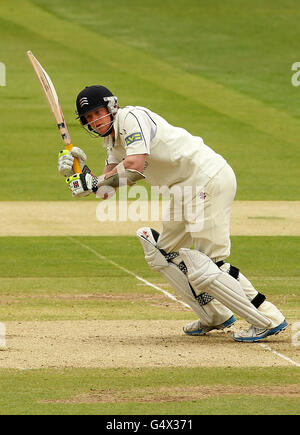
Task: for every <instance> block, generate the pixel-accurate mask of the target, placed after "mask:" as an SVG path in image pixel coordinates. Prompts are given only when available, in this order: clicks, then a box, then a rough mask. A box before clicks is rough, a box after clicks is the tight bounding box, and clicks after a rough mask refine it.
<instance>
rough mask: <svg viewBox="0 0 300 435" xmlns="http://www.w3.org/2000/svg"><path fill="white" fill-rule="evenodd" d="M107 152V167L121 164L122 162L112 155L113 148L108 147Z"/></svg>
mask: <svg viewBox="0 0 300 435" xmlns="http://www.w3.org/2000/svg"><path fill="white" fill-rule="evenodd" d="M106 152H107V155H106V160H105V165H106V166H107V165H112V164H115V163H116V164H118V163H120V160H118V159H117V158H116V157H115V156H114V155H113V154H112V152H111V148H110V147H107V148H106Z"/></svg>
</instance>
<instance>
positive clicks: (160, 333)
mask: <svg viewBox="0 0 300 435" xmlns="http://www.w3.org/2000/svg"><path fill="white" fill-rule="evenodd" d="M283 240H285V244H286V245H285V249H286V250H285V249H284V247H283V244H282V241H283ZM77 241H80V242H81V243H84V245H85V246H88V247H90V248H92V249H93V250H94V251H95V252H97V253H99V254H100V255H101V256H104V258H106V259H107V261H105V259H102V260H101V259H100V258H99V257H97V256H96V255H95V254H93V252H91V251H88V250H85V249H84V248H80V249H79V248H78V244H77V243H76V242H77ZM1 243H2V246H3V250H2V251H1V252H2V253H1V263H0V264H1V269H0V275H1V283H2V291H1V297H0V301H1V304H0V318H1V321H2V322H4V323H5V324H6V325H7V346H8V350H7V351H4V352H0V367H1V365H2V367H4V366H5V367H7V365H5V364H6V360H7V358H9V359H10V361H19V363H18V364H19V367H18V369H14V370H13V369H8V368H6V369H4V368H2V369H0V378H1V385H2V390H1V391H2V399H1V400H2V402H1V401H0V409H1V413H2V414H6V413H9V414H16V413H21V414H45V413H46V414H61V413H63V414H95V413H97V414H107V415H108V414H181V415H184V414H195V415H199V414H200V415H201V414H266V413H268V414H297V413H298V411H299V408H298V401H299V398H298V397H299V389H298V384H297V374H298V370H299V369H298V368H297V367H295V366H293V364H292V363H289V362H287V361H285V360H284V359H282V358H280V356H277V355H275V354H271V353H270V352H268V351H266V350H265V349H261V348H260V347H258V345H256V344H253V345H252V344H249V345H247V344H246V345H244V344H240V343H234V342H233V341H232V339H231V337H230V335H231V333H229V334H224V333H221V334H219V333H211V334H209V335H208V336H207V337H186V336H184V334H183V332H182V330H181V328H182V326H183V325H184V324H185V323H186V322H187V321H190V320H191V319H193V318H195V316H194V314H193V313H192V312H190V311H189V310H187V309H184V308H183V307H182V306H181V305H180V303H175V302H172V301H170V300H168V298H167V297H166V296H163V295H161V294H160V293H159V292H158V291H157V290H154V289H153V288H151V287H148V286H145V285H140V284H141V283H140V281H138V280H137V279H136V278H135V276H134V275H130V274H129V273H127V272H126V271H129V272H132V273H133V274H136V275H139V276H142V277H143V278H145V279H146V280H147V281H148V282H151V283H153V284H156V285H158V286H160V287H161V288H163V289H164V290H167V291H169V292H172V289H171V288H170V287H168V286H167V285H166V284H165V283H163V282H162V279H161V277H160V276H159V275H158V274H156V273H155V272H153V271H152V270H151V269H150V268H149V267H148V266H147V264H146V263H145V261H144V259H143V255H142V253H141V247H140V246H139V243H138V241H137V240H136V239H135V238H133V237H120V238H118V244H116V239H115V238H113V237H87V238H83V237H81V238H76V237H75V238H70V237H23V238H22V237H21V238H12V237H7V238H1ZM298 243H299V238H297V237H289V238H287V237H285V238H281V237H247V238H246V237H234V238H233V255H232V259H231V260H232V262H233V264H234V261H235V260H236V261H237V262H238V264H239V266H240V267H241V269H242V270H243V271H244V273H246V274H247V275H248V276H249V278H250V279H251V280H252V281H253V282H254V283H255V284H256V285H257V286H258V288H259V289H260V290H262V291H264V293H265V294H266V295H267V297H268V299H269V300H271V301H274V302H276V304H277V306H278V307H279V308H280V309H281V310H282V311H283V312H284V313H285V314H286V316H287V319H288V321H289V323H290V324H291V325H293V324H294V323H295V322H296V321H297V319H299V308H300V307H299V293H300V280H299V275H298V274H297V273H295V271H294V272H293V273H292V270H293V259H292V257H291V256H290V257H287V252H293V250H294V249H297V245H298ZM246 246H247V250H246V249H244V248H245V247H246ZM257 246H260V247H261V248H260V251H259V253H258V255H256V263H254V261H251V258H253V256H254V253H255V252H256V251H257ZM25 252H26V255H24V253H25ZM269 252H277V253H279V254H278V255H277V258H276V263H274V259H273V258H271V257H270V256H269V255H268V253H269ZM241 253H242V255H241ZM287 258H288V260H287ZM11 259H14V261H11ZM109 260H113V261H114V263H115V264H117V265H119V266H121V267H122V268H123V270H121V269H119V268H118V267H116V266H114V265H113V264H111V263H110V262H109ZM262 261H263V266H260V265H261V264H262V263H261V262H262ZM258 265H259V266H258ZM120 284H121V285H120ZM153 321H156V322H157V323H156V324H154V323H153ZM62 322H67V323H64V324H65V325H66V328H68V329H69V332H67V330H66V329H65V330H62V329H59V328H61V326H59V325H62V324H63V323H62ZM68 322H69V323H68ZM70 322H72V323H70ZM97 322H98V323H97ZM107 322H111V327H110V328H111V330H109V329H108V330H107V336H105V335H103V334H102V331H101V328H102V329H103V328H106V327H107V325H108V324H109V323H107ZM128 322H129V323H128ZM147 322H148V323H147ZM239 322H240V320H239ZM18 324H19V326H18ZM128 324H131V325H132V328H136V329H135V332H134V334H132V332H130V333H129V335H127V333H126V331H125V328H127V326H128ZM142 324H143V325H144V326H143V328H144V327H145V326H146V325H148V328H150V329H149V331H148V332H147V331H146V332H144V331H142V330H140V331H139V329H138V328H140V325H142ZM167 324H172V325H173V328H174V329H173V331H172V334H170V331H167V329H164V326H163V325H167ZM29 325H30V328H31V330H30V331H31V332H28V331H29V329H28V326H29ZM34 325H35V326H34ZM47 325H48V326H47ZM55 325H57V333H56V334H57V335H56V337H55V335H53V327H55ZM67 325H70V327H71V328H75V329H74V330H73V334H72V331H71V329H70V327H69V326H67ZM71 325H72V326H71ZM134 325H135V326H134ZM150 325H151V326H150ZM240 326H241V325H240ZM78 328H79V329H78ZM84 328H88V330H89V332H88V333H87V334H85V335H84ZM97 328H100V329H97ZM151 328H156V329H153V330H152V331H151ZM11 331H13V332H11ZM70 331H71V332H70ZM118 331H119V333H118ZM18 336H19V337H20V340H19V341H16V340H17V339H18ZM72 336H73V338H72ZM22 337H23V338H22ZM122 337H124V339H123V340H122ZM43 342H44V343H43ZM36 343H37V344H36ZM265 343H266V344H267V345H268V346H270V347H271V348H272V350H273V351H275V352H279V353H280V354H281V355H284V356H285V357H287V358H290V359H291V360H292V361H294V362H298V364H299V358H298V354H297V347H295V346H294V345H293V344H292V336H291V330H290V328H289V330H288V332H286V333H284V334H281V335H280V336H278V337H275V338H271V339H269V340H268V341H266V342H265ZM72 345H73V350H72ZM22 346H23V347H22ZM24 346H27V349H26V350H25V347H24ZM45 346H46V347H47V346H48V347H49V348H48V349H46V350H45ZM51 346H52V349H53V352H54V354H55V355H56V359H55V361H54V362H53V357H54V355H51ZM70 346H71V347H70ZM132 346H133V347H132ZM23 348H24V349H23ZM22 349H23V350H22ZM30 349H31V352H30ZM49 349H50V354H49V356H48V359H47V357H46V359H45V358H44V357H43V354H44V353H45V352H46V353H47V352H48V353H49ZM70 349H71V350H70ZM130 349H131V350H130ZM149 349H152V351H151V352H152V361H153V364H154V366H153V367H152V368H151V356H150V355H151V353H150V354H149V353H148V352H149ZM201 349H202V350H201ZM36 352H37V353H36ZM70 352H71V353H70ZM72 352H73V355H72ZM74 352H75V353H74ZM85 352H87V354H85ZM101 352H102V357H101ZM103 352H104V354H103ZM107 352H108V353H110V354H111V355H112V356H111V358H112V359H111V361H109V358H106V355H105V353H107ZM127 352H129V353H130V352H132V355H133V356H134V355H135V356H134V358H136V359H132V358H130V354H129V353H127ZM159 352H163V353H161V354H160V355H159ZM168 352H170V355H171V357H170V358H171V359H170V361H169V363H168V365H169V366H168V365H166V366H164V364H167V363H166V359H165V358H166V356H167V354H168ZM197 352H198V353H199V357H198V356H197V358H199V359H198V363H196V366H197V367H195V360H194V358H193V354H196V355H197ZM22 353H23V355H24V356H23V362H22V360H21V359H20V356H21V355H22ZM76 353H77V354H78V356H79V361H78V358H76ZM224 354H225V358H227V359H226V360H225V367H224ZM80 355H81V356H80ZM104 355H105V357H104ZM147 355H148V356H147ZM145 356H146V359H145ZM87 357H88V359H87ZM43 358H44V359H43ZM80 358H81V361H80ZM147 358H148V360H147ZM149 358H150V359H149ZM245 358H246V361H245ZM159 359H160V360H161V362H160V363H158V361H159ZM201 359H203V360H204V361H205V363H204V366H203V365H201ZM218 359H219V360H218ZM30 361H32V362H31V364H32V366H34V367H36V368H35V369H30ZM39 361H41V362H40V363H39V364H40V365H39V366H38V365H37V364H38V362H39ZM218 363H219V365H220V366H221V365H222V366H223V367H218ZM22 364H23V365H24V366H23V367H22ZM52 364H53V365H54V366H53V367H52ZM85 364H86V368H84V366H85ZM95 364H96V365H98V367H99V368H93V365H95ZM155 365H156V366H157V367H155ZM264 365H267V367H263V366H264ZM17 366H18V365H17ZM42 366H44V368H43V367H42ZM55 366H58V368H55ZM212 366H214V367H212ZM239 366H240V367H239ZM37 367H39V368H37ZM22 368H23V369H22ZM25 369H26V370H25ZM14 391H16V393H14ZM25 403H26V405H25Z"/></svg>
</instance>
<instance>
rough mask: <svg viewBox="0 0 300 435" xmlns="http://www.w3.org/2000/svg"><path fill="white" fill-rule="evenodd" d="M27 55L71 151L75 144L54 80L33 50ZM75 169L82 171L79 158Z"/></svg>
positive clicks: (75, 170)
mask: <svg viewBox="0 0 300 435" xmlns="http://www.w3.org/2000/svg"><path fill="white" fill-rule="evenodd" d="M27 56H28V59H29V61H30V63H31V65H32V67H33V69H34V72H35V74H36V76H37V78H38V80H39V82H40V84H41V87H42V89H43V91H44V94H45V96H46V99H47V101H48V103H49V106H50V108H51V112H52V114H53V116H54V119H55V122H56V125H57V127H58V128H59V131H60V134H61V137H62V139H63V141H64V143H65V147H66V149H67V150H69V151H71V149H72V148H73V144H72V141H71V137H70V134H69V131H68V128H67V124H66V121H65V118H64V115H63V111H62V108H61V105H60V102H59V100H58V96H57V93H56V90H55V87H54V85H53V83H52V80H51V79H50V77H49V75H48V74H47V73H46V71H45V70H44V68H43V67H42V65H41V64H40V63H39V61H38V60H37V59H36V57H35V56H34V55H33V54H32V52H31V51H27ZM73 170H74V172H75V173H80V172H81V168H80V164H79V161H78V159H77V158H75V159H74V164H73Z"/></svg>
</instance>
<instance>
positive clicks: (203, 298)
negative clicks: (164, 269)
mask: <svg viewBox="0 0 300 435" xmlns="http://www.w3.org/2000/svg"><path fill="white" fill-rule="evenodd" d="M159 250H160V252H161V253H162V254H163V255H164V257H165V259H166V260H167V262H168V263H172V260H174V258H177V257H179V252H169V253H168V254H167V253H166V252H165V251H164V250H163V249H159ZM174 264H175V263H174ZM176 265H177V266H178V268H179V269H180V270H181V272H182V273H184V274H185V275H186V274H187V267H186V265H185V263H184V261H181V262H180V263H179V264H176ZM189 285H190V288H191V291H192V293H193V295H194V297H195V299H196V300H197V301H198V303H199V305H200V306H203V305H206V304H208V303H209V302H211V301H212V300H213V299H214V298H213V297H212V296H210V295H209V294H208V293H200V294H199V295H196V293H195V291H194V289H193V287H192V286H191V284H189Z"/></svg>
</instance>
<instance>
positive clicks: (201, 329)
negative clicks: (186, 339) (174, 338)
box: [183, 316, 236, 335]
mask: <svg viewBox="0 0 300 435" xmlns="http://www.w3.org/2000/svg"><path fill="white" fill-rule="evenodd" d="M235 321H236V318H235V317H234V316H231V317H230V318H229V319H228V320H227V321H226V322H224V323H221V325H217V326H202V325H201V323H200V320H196V321H195V322H191V323H188V324H187V325H185V327H184V328H183V332H184V333H185V334H187V335H205V334H206V333H207V332H209V331H212V330H214V329H224V328H230V326H231V325H233V324H234V322H235Z"/></svg>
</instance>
